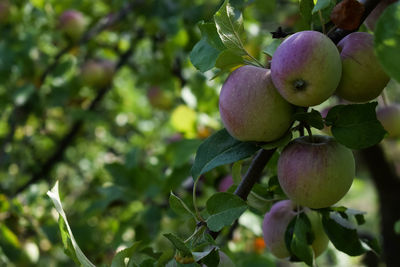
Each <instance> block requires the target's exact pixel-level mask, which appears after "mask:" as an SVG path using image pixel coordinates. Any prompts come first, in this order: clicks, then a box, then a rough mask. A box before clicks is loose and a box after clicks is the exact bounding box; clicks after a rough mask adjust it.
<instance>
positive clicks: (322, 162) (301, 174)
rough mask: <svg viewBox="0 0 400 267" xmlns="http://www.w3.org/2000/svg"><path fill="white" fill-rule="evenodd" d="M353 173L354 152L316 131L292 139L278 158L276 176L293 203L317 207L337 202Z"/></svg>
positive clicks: (345, 189)
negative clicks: (311, 138)
mask: <svg viewBox="0 0 400 267" xmlns="http://www.w3.org/2000/svg"><path fill="white" fill-rule="evenodd" d="M354 176H355V163H354V157H353V153H352V152H351V150H350V149H348V148H347V147H345V146H343V145H341V144H339V143H338V142H336V141H335V139H334V138H333V137H330V136H323V135H315V136H313V140H312V141H311V140H310V137H309V136H303V137H299V138H297V139H294V140H293V141H291V142H290V143H289V144H288V145H287V146H286V147H285V148H284V149H283V151H282V153H281V155H280V157H279V160H278V180H279V184H280V185H281V187H282V189H283V191H284V192H285V194H286V195H287V196H288V197H289V198H290V199H291V200H292V201H293V202H295V203H296V204H298V205H302V206H306V207H309V208H314V209H319V208H326V207H329V206H331V205H333V204H335V203H336V202H338V201H339V200H340V199H341V198H342V197H343V196H344V195H345V194H346V193H347V191H349V189H350V187H351V184H352V183H353V179H354Z"/></svg>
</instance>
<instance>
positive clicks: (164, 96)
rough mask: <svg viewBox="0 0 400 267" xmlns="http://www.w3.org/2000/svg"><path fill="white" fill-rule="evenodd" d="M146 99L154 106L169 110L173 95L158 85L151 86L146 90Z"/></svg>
mask: <svg viewBox="0 0 400 267" xmlns="http://www.w3.org/2000/svg"><path fill="white" fill-rule="evenodd" d="M147 99H148V100H149V102H150V105H152V106H153V107H154V108H157V109H161V110H170V109H171V108H172V106H173V102H174V99H173V96H172V94H169V93H168V92H167V91H165V90H162V89H161V88H160V87H159V86H152V87H150V88H149V89H148V90H147Z"/></svg>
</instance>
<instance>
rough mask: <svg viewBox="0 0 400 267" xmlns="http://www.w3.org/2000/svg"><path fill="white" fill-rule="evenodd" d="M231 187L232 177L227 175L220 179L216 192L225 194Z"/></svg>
mask: <svg viewBox="0 0 400 267" xmlns="http://www.w3.org/2000/svg"><path fill="white" fill-rule="evenodd" d="M232 185H233V178H232V175H227V176H225V177H224V178H222V180H221V181H220V182H219V185H218V191H219V192H226V191H228V189H229V187H231V186H232Z"/></svg>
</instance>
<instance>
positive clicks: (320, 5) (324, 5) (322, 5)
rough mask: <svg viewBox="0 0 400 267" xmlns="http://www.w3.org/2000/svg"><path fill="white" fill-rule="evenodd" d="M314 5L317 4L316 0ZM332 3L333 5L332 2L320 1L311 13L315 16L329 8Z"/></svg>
mask: <svg viewBox="0 0 400 267" xmlns="http://www.w3.org/2000/svg"><path fill="white" fill-rule="evenodd" d="M314 3H315V0H314ZM330 3H331V0H318V1H317V3H316V4H315V6H314V8H313V9H312V12H311V13H312V14H315V13H317V12H318V11H320V10H323V9H325V8H327V7H329V4H330Z"/></svg>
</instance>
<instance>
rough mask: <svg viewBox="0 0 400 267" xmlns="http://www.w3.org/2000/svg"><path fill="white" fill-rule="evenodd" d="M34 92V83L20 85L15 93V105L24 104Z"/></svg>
mask: <svg viewBox="0 0 400 267" xmlns="http://www.w3.org/2000/svg"><path fill="white" fill-rule="evenodd" d="M34 93H35V86H34V85H33V84H26V85H23V86H21V87H19V88H18V89H17V90H16V92H15V93H14V95H13V98H14V103H15V105H16V106H22V105H24V104H25V103H26V102H27V101H28V100H29V98H30V97H31V96H32V95H33V94H34Z"/></svg>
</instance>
